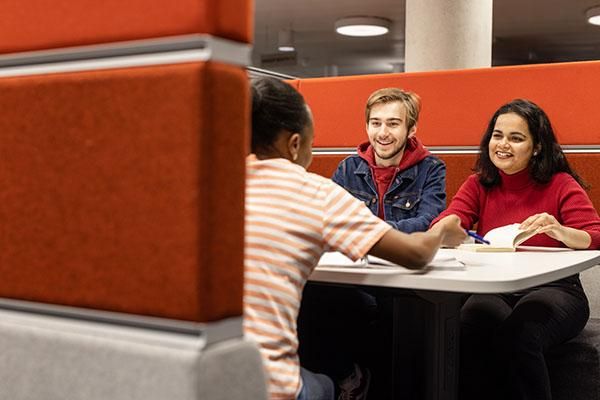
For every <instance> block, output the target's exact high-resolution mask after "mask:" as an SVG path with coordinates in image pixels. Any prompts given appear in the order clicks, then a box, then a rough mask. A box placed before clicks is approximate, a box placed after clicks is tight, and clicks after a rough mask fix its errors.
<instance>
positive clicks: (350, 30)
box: [335, 17, 391, 37]
mask: <svg viewBox="0 0 600 400" xmlns="http://www.w3.org/2000/svg"><path fill="white" fill-rule="evenodd" d="M390 26H391V21H390V20H389V19H386V18H381V17H345V18H341V19H338V20H337V21H335V31H336V32H337V33H339V34H340V35H344V36H358V37H366V36H381V35H385V34H386V33H388V32H389V31H390Z"/></svg>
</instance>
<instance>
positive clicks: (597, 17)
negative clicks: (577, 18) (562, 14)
mask: <svg viewBox="0 0 600 400" xmlns="http://www.w3.org/2000/svg"><path fill="white" fill-rule="evenodd" d="M585 16H586V18H587V21H588V22H589V23H590V24H592V25H600V6H595V7H592V8H590V9H589V10H587V11H586V12H585Z"/></svg>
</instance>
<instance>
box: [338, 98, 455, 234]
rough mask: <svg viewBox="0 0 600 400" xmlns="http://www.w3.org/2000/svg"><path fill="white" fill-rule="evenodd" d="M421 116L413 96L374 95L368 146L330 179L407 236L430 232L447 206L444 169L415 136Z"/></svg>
mask: <svg viewBox="0 0 600 400" xmlns="http://www.w3.org/2000/svg"><path fill="white" fill-rule="evenodd" d="M420 110H421V100H420V98H419V96H418V95H416V94H415V93H412V92H408V91H404V90H401V89H398V88H384V89H379V90H377V91H375V92H374V93H373V94H371V96H370V97H369V99H368V100H367V105H366V109H365V116H366V130H367V136H368V139H369V140H368V142H365V143H362V144H360V145H359V146H358V149H357V153H358V154H356V155H352V156H350V157H348V158H346V159H345V160H343V161H342V162H341V163H340V165H339V166H338V168H337V170H336V172H335V173H334V175H333V178H332V179H333V181H334V182H336V183H337V184H339V185H340V186H342V187H344V188H345V189H346V190H348V191H349V192H350V193H351V194H352V195H353V196H354V197H356V198H358V199H360V200H362V201H363V202H365V204H366V205H367V206H368V207H369V209H370V210H371V212H372V213H373V214H375V215H377V216H379V217H380V218H381V219H383V220H385V221H387V223H388V224H390V225H392V226H393V227H394V228H396V229H398V230H400V231H403V232H406V233H410V232H417V231H426V230H427V228H428V227H429V224H430V223H431V221H432V220H433V219H434V218H435V217H436V216H437V215H438V214H439V213H440V212H441V211H442V210H444V208H445V206H446V166H445V165H444V163H443V162H442V161H441V160H439V159H438V158H436V157H434V156H433V155H431V153H430V152H429V151H428V150H427V149H426V148H425V147H424V146H423V145H422V144H421V142H420V141H419V139H418V138H417V137H416V136H415V134H416V131H417V122H418V120H419V112H420Z"/></svg>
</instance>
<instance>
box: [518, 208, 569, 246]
mask: <svg viewBox="0 0 600 400" xmlns="http://www.w3.org/2000/svg"><path fill="white" fill-rule="evenodd" d="M519 229H522V230H524V231H531V230H534V231H535V232H536V233H545V234H546V235H548V236H550V237H551V238H553V239H556V240H558V241H561V242H563V241H564V239H565V236H566V232H565V227H564V226H562V225H561V224H560V223H559V222H558V221H557V220H556V218H554V215H550V214H548V213H541V214H534V215H532V216H531V217H529V218H527V219H526V220H525V221H523V222H521V226H519Z"/></svg>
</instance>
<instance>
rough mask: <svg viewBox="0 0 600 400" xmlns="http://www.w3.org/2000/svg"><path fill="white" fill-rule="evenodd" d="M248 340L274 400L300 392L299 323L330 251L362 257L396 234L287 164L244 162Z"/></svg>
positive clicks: (338, 191) (341, 193) (332, 187)
mask: <svg viewBox="0 0 600 400" xmlns="http://www.w3.org/2000/svg"><path fill="white" fill-rule="evenodd" d="M246 173H247V176H246V239H245V241H246V243H245V277H244V282H245V286H244V332H245V335H246V337H247V338H249V339H251V340H254V341H256V342H257V343H258V345H259V347H260V352H261V354H262V358H263V362H264V364H265V368H266V373H267V377H268V380H269V382H268V385H269V393H270V398H271V399H295V398H296V396H297V394H298V393H299V391H300V388H301V383H300V363H299V360H298V355H297V350H298V339H297V331H296V319H297V317H298V311H299V308H300V299H301V296H302V289H303V288H304V285H305V283H306V280H307V279H308V276H309V275H310V273H311V272H312V270H313V269H314V268H315V266H316V265H317V263H318V261H319V258H320V257H321V255H322V254H323V252H325V251H330V250H331V251H340V252H342V253H344V254H345V255H347V256H348V257H350V258H352V259H354V260H356V259H358V258H360V257H363V256H364V255H365V254H366V253H367V252H368V251H369V250H370V249H371V247H372V246H373V245H374V244H375V243H376V242H377V241H378V240H379V239H380V238H381V237H382V236H383V235H384V234H385V233H386V232H387V231H388V230H389V229H391V226H390V225H388V224H387V223H385V222H384V221H382V220H380V219H379V218H377V217H375V216H374V215H373V214H372V213H371V211H369V209H368V208H367V207H366V206H365V205H364V204H363V203H362V202H360V201H359V200H357V199H355V198H354V197H352V196H351V195H350V194H349V193H348V192H346V191H345V190H344V189H342V188H341V187H340V186H338V185H337V184H335V183H334V182H332V181H331V180H329V179H325V178H323V177H321V176H319V175H316V174H312V173H308V172H306V170H305V169H304V168H302V167H301V166H299V165H296V164H293V163H292V162H290V161H288V160H285V159H283V158H276V159H268V160H258V159H257V158H256V156H254V155H250V156H248V158H247V160H246Z"/></svg>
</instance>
